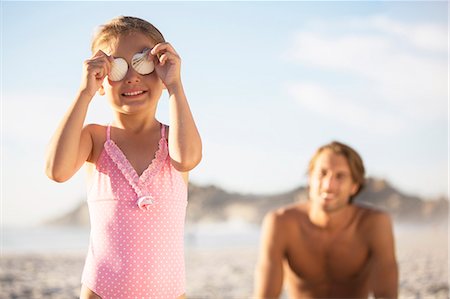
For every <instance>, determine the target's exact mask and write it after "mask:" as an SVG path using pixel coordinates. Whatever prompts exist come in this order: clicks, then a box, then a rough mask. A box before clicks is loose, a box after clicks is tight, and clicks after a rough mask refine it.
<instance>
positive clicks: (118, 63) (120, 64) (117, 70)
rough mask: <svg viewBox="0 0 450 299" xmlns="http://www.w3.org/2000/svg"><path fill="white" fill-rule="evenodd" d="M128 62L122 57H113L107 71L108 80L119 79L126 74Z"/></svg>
mask: <svg viewBox="0 0 450 299" xmlns="http://www.w3.org/2000/svg"><path fill="white" fill-rule="evenodd" d="M127 71H128V63H127V62H126V60H125V59H123V58H115V59H114V61H113V62H111V71H110V72H109V75H108V77H109V80H111V81H120V80H122V79H123V78H125V76H126V75H127Z"/></svg>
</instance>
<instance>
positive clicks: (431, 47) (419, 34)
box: [368, 16, 448, 52]
mask: <svg viewBox="0 0 450 299" xmlns="http://www.w3.org/2000/svg"><path fill="white" fill-rule="evenodd" d="M368 25H369V27H372V28H374V29H378V30H380V31H382V32H385V33H389V34H394V35H396V36H398V37H399V38H403V39H405V40H406V41H408V42H410V43H411V44H413V45H414V46H416V47H418V48H422V49H424V50H428V51H438V52H446V51H447V49H448V36H447V30H446V27H444V26H439V25H436V24H404V23H400V22H397V21H395V20H392V19H389V18H387V17H385V16H374V17H372V18H370V19H369V21H368Z"/></svg>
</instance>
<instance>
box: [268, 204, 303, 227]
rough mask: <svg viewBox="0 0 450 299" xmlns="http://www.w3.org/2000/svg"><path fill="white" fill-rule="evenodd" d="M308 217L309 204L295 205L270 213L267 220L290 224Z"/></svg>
mask: <svg viewBox="0 0 450 299" xmlns="http://www.w3.org/2000/svg"><path fill="white" fill-rule="evenodd" d="M307 216H308V206H307V203H295V204H291V205H288V206H283V207H280V208H278V209H275V210H272V211H269V212H268V213H267V214H266V216H265V219H266V221H276V222H278V223H289V222H292V221H298V220H299V219H301V218H303V217H307Z"/></svg>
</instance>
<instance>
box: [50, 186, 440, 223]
mask: <svg viewBox="0 0 450 299" xmlns="http://www.w3.org/2000/svg"><path fill="white" fill-rule="evenodd" d="M299 200H300V201H301V200H307V189H306V188H305V187H298V188H295V189H293V190H290V191H287V192H284V193H279V194H272V195H264V194H241V193H233V192H227V191H225V190H223V189H221V188H219V187H216V186H198V185H195V184H190V185H189V204H188V209H187V214H186V220H187V222H188V223H203V222H222V221H227V220H230V219H240V220H243V221H246V222H250V223H260V222H261V220H262V218H263V217H264V215H265V214H266V213H267V212H268V211H270V210H273V209H276V208H278V207H281V206H284V205H288V204H292V203H294V202H296V201H299ZM355 201H356V202H364V203H367V204H370V205H373V206H375V207H378V208H380V209H383V210H385V211H388V212H389V213H390V214H391V215H392V217H393V218H394V220H395V221H402V222H416V223H431V222H438V221H442V220H445V219H447V217H448V200H447V199H446V198H440V199H434V200H428V199H422V198H419V197H417V196H412V195H406V194H403V193H401V192H399V191H398V190H396V189H395V188H394V187H392V186H391V185H390V184H389V183H388V182H386V181H385V180H380V179H374V178H370V179H368V180H367V184H366V187H365V188H364V189H363V191H362V192H361V193H360V194H359V195H358V196H357V197H356V198H355ZM44 224H45V225H56V226H89V212H88V209H87V205H86V203H85V202H82V203H80V205H79V206H78V207H76V208H75V209H74V210H73V211H71V212H69V213H67V214H65V215H61V216H60V217H58V218H56V219H52V220H49V221H47V222H45V223H44Z"/></svg>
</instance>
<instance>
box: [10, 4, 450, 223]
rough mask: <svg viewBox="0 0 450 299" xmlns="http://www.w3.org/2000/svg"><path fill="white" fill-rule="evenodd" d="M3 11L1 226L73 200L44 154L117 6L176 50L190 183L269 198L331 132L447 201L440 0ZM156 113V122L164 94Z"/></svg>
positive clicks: (390, 174)
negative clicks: (197, 144)
mask: <svg viewBox="0 0 450 299" xmlns="http://www.w3.org/2000/svg"><path fill="white" fill-rule="evenodd" d="M1 8H2V45H1V46H2V53H1V59H2V78H1V88H2V90H1V97H2V186H3V188H2V215H1V217H2V219H1V222H2V224H3V225H5V224H6V225H34V224H36V223H38V222H39V221H41V220H42V219H45V218H48V217H50V216H51V215H54V214H55V213H56V212H61V211H64V210H69V208H70V207H71V206H73V205H74V203H76V202H78V200H79V199H80V198H84V196H85V194H86V192H85V182H84V179H85V174H84V170H80V171H79V172H78V173H77V174H76V175H75V176H74V177H73V178H72V179H71V180H69V181H68V182H66V183H64V184H59V183H55V182H52V181H50V180H49V179H48V178H47V177H46V176H45V174H44V160H45V148H46V145H47V143H48V141H49V139H50V136H51V135H52V134H53V132H54V131H55V129H56V127H57V124H58V123H59V121H60V119H61V118H62V116H63V114H64V113H65V111H66V109H67V108H68V106H69V105H70V103H71V101H72V99H73V97H74V96H75V94H76V92H77V89H78V86H79V84H80V77H81V69H82V62H83V61H84V60H85V59H87V58H89V57H90V56H91V54H90V50H89V45H90V39H91V37H92V33H93V31H94V29H95V28H96V27H97V26H99V25H101V24H102V23H104V22H106V21H108V20H110V19H111V18H112V17H115V16H117V15H134V16H138V17H141V18H144V19H146V20H149V21H150V22H152V23H153V24H155V25H156V27H158V28H159V29H160V30H161V31H162V32H163V34H164V35H165V37H166V39H167V40H168V41H169V42H171V43H172V45H173V46H174V47H175V49H176V50H177V52H178V53H179V54H180V56H181V58H182V80H183V85H184V88H185V91H186V94H187V96H188V100H189V104H190V107H191V110H192V112H193V115H194V118H195V120H196V123H197V126H198V129H199V131H200V134H201V137H202V141H203V160H202V162H201V163H200V165H199V166H198V167H197V168H196V169H194V170H193V171H192V172H191V173H190V177H191V180H192V182H193V183H195V184H201V185H217V186H221V188H222V189H224V190H232V191H233V192H240V193H250V192H251V193H259V194H261V193H268V192H270V193H277V192H278V193H279V192H281V191H283V190H288V189H290V188H295V186H299V185H302V184H303V185H304V184H306V182H307V179H306V175H305V172H306V167H307V162H308V160H309V158H310V157H311V156H312V154H313V153H314V151H315V149H316V148H318V147H319V146H321V145H323V144H325V143H328V142H329V141H331V140H339V141H341V142H343V143H346V144H349V145H351V146H352V147H353V148H355V149H356V150H357V151H358V152H359V153H360V155H361V156H362V158H363V161H364V163H365V166H366V169H367V175H368V176H370V177H379V178H383V179H385V180H386V181H388V182H390V183H391V184H392V185H393V186H395V187H396V189H398V190H400V191H401V192H405V193H408V194H409V193H410V194H415V195H417V196H418V197H421V198H438V197H445V198H447V199H448V194H449V189H448V188H449V186H448V168H449V161H448V125H449V123H448V8H449V7H448V2H445V1H443V2H387V1H380V2H379V1H373V2H371V1H369V2H281V3H277V2H228V3H226V2H165V3H162V2H132V3H122V2H20V1H19V2H15V1H2V2H1ZM80 20H81V21H80ZM261 24H263V26H261ZM19 58H23V59H19ZM105 102H106V101H105V99H104V98H102V97H100V96H96V97H95V98H94V99H93V101H92V104H91V107H90V108H89V112H88V115H87V118H86V123H92V122H96V123H101V124H105V123H108V122H109V121H110V120H111V113H110V109H109V107H107V105H106V103H105ZM157 118H158V119H159V120H160V121H162V122H165V123H167V120H168V105H167V94H164V95H163V97H162V98H161V100H160V103H159V106H158V113H157Z"/></svg>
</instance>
